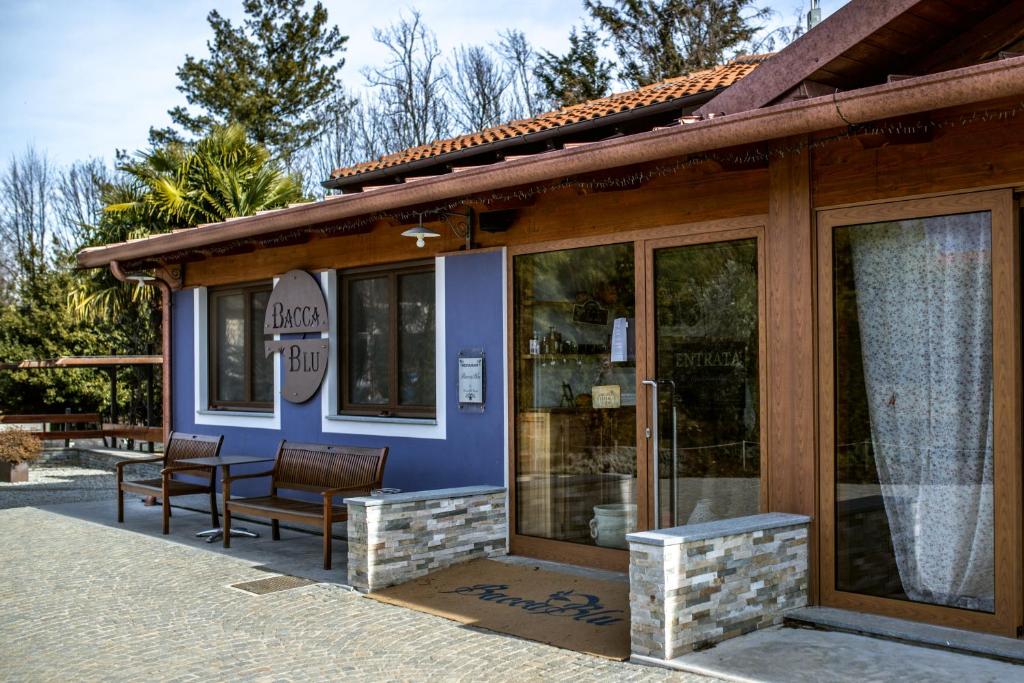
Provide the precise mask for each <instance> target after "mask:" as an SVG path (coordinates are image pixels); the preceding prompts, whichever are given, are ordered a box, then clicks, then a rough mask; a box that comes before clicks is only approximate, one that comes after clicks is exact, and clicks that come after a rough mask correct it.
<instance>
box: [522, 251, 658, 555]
mask: <svg viewBox="0 0 1024 683" xmlns="http://www.w3.org/2000/svg"><path fill="white" fill-rule="evenodd" d="M634 254H635V251H634V244H633V243H632V242H627V243H623V244H605V245H599V246H587V247H579V248H569V249H559V250H552V251H543V252H536V253H525V254H519V255H516V256H514V257H513V269H512V270H513V276H514V278H513V302H514V304H513V308H514V315H513V328H514V337H513V348H514V355H513V367H514V371H515V375H514V381H515V385H514V386H515V396H514V403H513V410H514V415H513V417H514V420H515V439H514V443H515V463H514V481H515V483H514V487H515V488H514V490H513V494H514V507H515V529H514V534H513V537H512V544H513V551H514V552H518V553H524V554H528V555H533V556H541V557H547V558H550V559H558V560H562V561H568V562H578V563H583V564H590V565H595V566H606V567H610V568H615V569H622V568H624V567H625V564H626V553H625V552H624V551H625V549H626V534H628V533H630V532H632V531H636V530H637V528H638V525H642V524H643V520H642V519H641V520H639V522H638V510H640V511H641V512H642V511H643V503H642V501H641V497H642V495H643V490H640V489H639V487H638V486H637V482H638V480H641V481H642V479H640V478H639V476H638V458H637V391H636V376H637V370H636V341H635V340H636V335H635V326H636V303H637V302H636V272H637V269H636V263H635V261H636V259H635V256H634ZM639 528H642V526H640V527H639Z"/></svg>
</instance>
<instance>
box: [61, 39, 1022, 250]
mask: <svg viewBox="0 0 1024 683" xmlns="http://www.w3.org/2000/svg"><path fill="white" fill-rule="evenodd" d="M1021 95H1024V57H1013V58H1009V59H1003V60H999V61H996V62H988V63H985V64H977V65H974V66H969V67H965V68H963V69H956V70H953V71H945V72H942V73H938V74H930V75H927V76H921V77H918V78H910V79H906V80H901V81H895V82H893V83H885V84H882V85H877V86H873V87H870V88H861V89H859V90H852V91H848V92H844V93H837V94H836V95H834V96H827V97H817V98H814V99H810V100H803V101H799V102H788V103H785V104H779V105H775V106H772V107H766V108H764V109H755V110H752V111H746V112H741V113H737V114H732V115H729V116H721V117H715V118H712V119H709V120H706V121H700V122H697V123H692V124H686V125H683V126H680V127H673V128H667V129H663V130H656V131H650V132H647V133H638V134H636V135H629V136H624V137H621V138H615V139H611V140H606V141H602V142H595V143H592V144H589V145H585V146H581V147H573V148H571V149H561V150H555V151H551V152H545V153H541V154H537V155H535V156H532V157H530V158H527V159H516V160H513V161H505V162H501V163H497V164H491V165H488V166H481V167H479V168H471V169H467V170H465V171H462V172H460V173H458V174H447V175H443V176H437V177H434V178H426V179H423V180H417V181H415V182H406V183H404V184H401V185H395V186H394V187H385V188H381V189H379V190H374V191H372V192H362V193H358V194H350V195H342V196H340V197H336V198H333V199H328V200H325V201H321V202H316V203H314V204H306V205H302V206H296V207H292V208H289V209H281V210H279V211H273V212H270V213H266V214H263V215H259V216H252V217H247V218H238V219H234V220H231V221H228V222H225V223H218V224H215V225H209V226H203V227H197V228H193V229H191V230H187V231H184V232H178V233H169V234H162V235H155V236H153V237H150V238H148V239H144V240H137V241H134V242H124V243H119V244H111V245H107V246H104V247H96V248H92V249H86V250H84V251H81V252H79V254H78V263H79V265H81V266H82V267H87V268H89V267H97V266H104V265H106V264H108V263H109V262H110V261H112V260H115V259H117V260H121V261H132V260H138V259H146V258H154V257H158V256H159V255H161V254H164V253H167V252H169V251H179V250H184V249H201V248H205V247H210V246H211V245H214V244H219V243H222V242H227V241H230V240H237V239H245V238H252V237H258V236H265V235H268V234H271V233H275V232H281V231H284V230H289V229H293V228H302V227H307V226H311V225H317V224H323V223H330V222H336V221H341V220H345V219H349V218H355V217H358V216H365V215H368V214H375V213H380V212H385V211H393V210H396V209H400V208H403V207H407V206H414V205H417V204H428V203H432V202H439V201H445V200H451V199H457V198H459V197H467V196H472V195H474V194H478V193H482V192H490V191H494V190H499V189H502V188H507V187H515V186H520V185H529V184H534V183H540V182H545V181H551V180H555V179H558V178H564V177H567V176H574V175H579V174H583V173H592V172H595V171H601V170H606V169H611V168H617V167H621V166H630V165H633V164H638V163H644V162H650V161H656V160H660V159H668V158H672V157H678V156H682V155H686V154H695V153H699V152H706V151H709V150H714V149H723V148H726V147H735V146H738V145H744V144H751V143H755V142H762V141H764V140H771V139H777V138H784V137H788V136H792V135H804V134H807V133H813V132H815V131H819V130H825V129H829V128H842V127H846V126H847V125H848V124H849V123H851V122H852V123H866V122H869V121H875V120H878V119H885V118H891V117H897V116H906V115H909V114H916V113H919V112H924V111H930V110H933V109H941V108H945V107H955V106H959V105H964V104H970V103H972V102H984V101H987V100H995V99H999V98H1004V97H1012V96H1021Z"/></svg>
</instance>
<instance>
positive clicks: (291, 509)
mask: <svg viewBox="0 0 1024 683" xmlns="http://www.w3.org/2000/svg"><path fill="white" fill-rule="evenodd" d="M387 458H388V449H387V448H359V447H356V446H328V445H326V444H310V443H292V442H289V441H282V442H281V444H280V445H279V446H278V447H277V457H276V459H275V460H274V468H273V469H272V470H270V471H268V472H257V473H255V474H242V475H238V476H236V477H228V478H226V479H224V482H223V486H224V547H225V548H230V547H231V515H232V514H233V513H238V514H244V515H250V516H255V517H263V518H270V520H271V529H272V538H273V539H274V540H275V541H279V540H281V532H280V529H279V527H278V522H279V520H282V519H283V520H286V521H290V522H299V523H306V524H316V523H319V524H321V525H322V528H323V534H324V569H330V568H331V528H332V526H333V525H334V524H337V523H338V522H344V521H345V520H347V519H348V509H347V508H346V507H345V506H344V505H335V504H334V497H335V496H361V495H362V496H365V495H368V494H369V493H370V491H371V490H372V489H375V488H380V486H381V482H382V481H383V480H384V463H385V462H386V461H387ZM257 477H270V495H269V496H258V497H254V498H234V499H232V498H231V484H232V482H236V481H239V480H240V479H253V478H257ZM278 489H287V490H291V491H305V492H308V493H315V494H317V495H319V496H321V497H322V499H323V500H322V502H315V503H314V502H310V501H307V500H301V499H299V498H290V497H285V496H279V495H277V492H278Z"/></svg>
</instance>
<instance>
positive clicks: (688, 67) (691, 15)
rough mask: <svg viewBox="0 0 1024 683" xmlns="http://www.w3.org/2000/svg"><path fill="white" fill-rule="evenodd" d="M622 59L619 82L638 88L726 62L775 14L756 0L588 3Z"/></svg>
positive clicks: (597, 1) (587, 1)
mask: <svg viewBox="0 0 1024 683" xmlns="http://www.w3.org/2000/svg"><path fill="white" fill-rule="evenodd" d="M583 4H584V7H586V9H587V11H588V12H590V14H591V16H592V17H593V18H594V19H595V20H596V21H597V22H598V24H599V25H600V28H601V29H602V31H604V32H605V33H607V34H608V38H609V40H610V41H611V44H612V46H613V47H614V48H615V53H616V55H618V58H619V70H618V78H619V80H621V81H623V82H624V83H627V84H629V85H630V86H631V87H634V88H639V87H641V86H644V85H649V84H651V83H655V82H657V81H661V80H664V79H666V78H672V77H675V76H682V75H683V74H688V73H690V72H692V71H696V70H699V69H706V68H709V67H712V66H714V65H716V64H721V63H722V62H723V61H725V60H726V59H727V58H728V57H730V56H732V54H734V53H736V52H739V51H741V50H742V49H743V48H744V47H745V46H746V45H748V44H749V43H750V42H751V41H752V40H753V38H754V37H755V35H756V34H757V33H758V32H759V31H760V29H761V28H762V27H761V26H760V25H758V22H759V21H763V20H765V19H767V18H768V17H770V16H771V14H772V10H771V9H770V8H761V9H759V8H757V7H755V6H754V0H614V4H613V5H605V4H604V3H603V2H601V0H583Z"/></svg>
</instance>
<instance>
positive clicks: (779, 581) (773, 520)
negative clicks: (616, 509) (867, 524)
mask: <svg viewBox="0 0 1024 683" xmlns="http://www.w3.org/2000/svg"><path fill="white" fill-rule="evenodd" d="M809 523H810V518H809V517H806V516H804V515H791V514H784V513H769V514H763V515H752V516H749V517H739V518H736V519H729V520H723V521H717V522H707V523H704V524H691V525H688V526H681V527H675V528H672V529H661V530H658V531H645V532H641V533H635V534H629V535H628V536H627V537H626V540H627V541H628V542H629V606H630V612H631V615H630V616H631V627H630V642H631V647H632V653H633V658H634V659H636V660H637V661H642V662H645V663H660V662H665V661H668V660H671V659H674V658H675V657H678V656H680V655H683V654H686V653H687V652H691V651H693V650H695V649H699V648H701V647H706V646H708V645H711V644H714V643H716V642H719V641H721V640H725V639H727V638H733V637H735V636H739V635H743V634H745V633H749V632H751V631H754V630H756V629H759V628H764V627H765V626H771V625H774V624H778V623H781V621H782V615H783V613H784V612H785V611H787V610H790V609H794V608H797V607H804V606H806V605H807V588H808V565H807V533H808V525H809Z"/></svg>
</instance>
